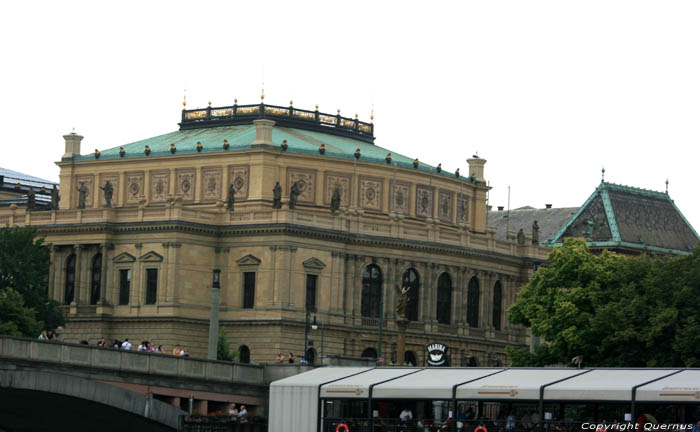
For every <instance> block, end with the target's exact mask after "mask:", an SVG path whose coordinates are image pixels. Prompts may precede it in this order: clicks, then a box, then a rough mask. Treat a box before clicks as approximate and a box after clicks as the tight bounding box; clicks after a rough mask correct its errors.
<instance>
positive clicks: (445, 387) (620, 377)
mask: <svg viewBox="0 0 700 432" xmlns="http://www.w3.org/2000/svg"><path fill="white" fill-rule="evenodd" d="M334 380H335V381H334ZM329 381H334V382H332V383H329V384H324V383H328V382H329ZM321 384H324V385H323V386H322V387H321V395H320V396H321V397H322V398H359V399H366V398H368V397H369V388H370V386H373V390H372V397H373V398H375V399H435V400H445V399H451V398H452V387H453V386H454V385H457V384H459V385H458V387H457V392H456V396H457V399H461V400H499V399H501V400H538V399H539V398H540V388H542V386H544V400H548V401H555V400H590V401H630V400H631V397H632V390H633V388H634V387H638V389H637V395H638V396H637V397H636V399H637V400H640V401H650V402H664V401H689V400H691V399H692V400H696V399H700V370H698V369H571V368H512V369H509V368H405V367H378V368H369V367H323V368H318V369H314V370H313V371H310V372H306V373H303V374H300V375H296V376H294V377H290V378H286V379H284V380H280V381H276V382H274V383H272V386H273V387H283V386H319V385H321Z"/></svg>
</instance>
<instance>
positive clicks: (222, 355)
mask: <svg viewBox="0 0 700 432" xmlns="http://www.w3.org/2000/svg"><path fill="white" fill-rule="evenodd" d="M237 355H238V351H235V350H232V349H231V345H230V344H229V343H228V339H226V333H224V329H223V328H221V327H219V338H218V339H217V340H216V359H217V360H224V361H234V360H235V359H236V356H237Z"/></svg>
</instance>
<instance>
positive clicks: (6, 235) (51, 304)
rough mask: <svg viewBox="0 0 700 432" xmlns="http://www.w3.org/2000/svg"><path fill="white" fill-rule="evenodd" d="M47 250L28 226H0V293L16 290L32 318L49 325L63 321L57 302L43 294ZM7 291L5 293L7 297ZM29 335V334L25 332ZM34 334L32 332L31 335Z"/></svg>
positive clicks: (57, 324)
mask: <svg viewBox="0 0 700 432" xmlns="http://www.w3.org/2000/svg"><path fill="white" fill-rule="evenodd" d="M49 266H50V251H49V248H48V246H47V245H46V244H44V239H43V238H37V233H36V230H34V229H32V228H19V227H5V228H0V293H5V292H6V291H8V290H12V291H14V292H16V293H19V294H20V296H21V299H22V303H23V305H24V306H25V307H26V308H29V309H30V310H32V311H33V313H34V317H35V319H36V321H39V322H40V323H43V326H44V328H49V329H53V328H56V327H58V326H60V325H63V324H64V323H65V318H64V316H63V313H62V312H61V311H60V309H59V308H58V303H57V302H55V301H53V300H50V299H49V298H48V296H47V289H48V274H49ZM10 297H12V295H11V294H8V295H6V297H5V300H6V301H9V299H10ZM26 336H29V335H26ZM32 336H36V335H32Z"/></svg>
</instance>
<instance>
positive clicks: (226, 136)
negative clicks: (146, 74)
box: [73, 124, 468, 180]
mask: <svg viewBox="0 0 700 432" xmlns="http://www.w3.org/2000/svg"><path fill="white" fill-rule="evenodd" d="M254 139H255V126H254V125H252V124H251V125H237V126H222V127H209V128H201V129H188V130H179V131H175V132H170V133H167V134H164V135H160V136H157V137H153V138H148V139H144V140H141V141H136V142H133V143H130V144H126V145H124V146H122V147H124V151H125V154H124V157H123V159H127V158H129V159H131V158H147V157H154V156H170V155H171V154H172V153H171V152H170V144H175V148H176V152H175V154H176V155H182V154H192V155H194V154H198V153H200V152H198V151H197V142H201V143H202V151H201V153H224V152H233V151H239V150H247V149H251V148H252V143H253V140H254ZM224 140H227V141H228V143H229V148H228V150H225V149H224V148H223V144H224ZM284 140H286V141H287V145H288V148H287V150H286V152H288V153H296V154H313V155H319V147H320V146H321V144H324V145H325V148H326V152H325V154H324V156H325V157H330V158H339V159H350V160H352V159H354V153H355V150H356V149H358V148H359V149H360V155H361V156H360V161H361V162H374V163H379V164H385V165H386V160H385V158H386V155H387V154H388V153H391V158H392V159H391V165H394V164H396V165H398V166H399V167H403V168H411V169H413V159H414V158H409V157H407V156H403V155H400V154H398V153H394V152H392V151H390V150H387V149H385V148H382V147H379V146H376V145H374V144H371V143H368V142H364V141H361V140H356V139H352V138H347V137H342V136H337V135H331V134H326V133H321V132H315V131H308V130H302V129H292V128H285V127H278V126H275V127H274V128H273V130H272V141H273V143H274V148H275V149H276V150H277V151H280V152H281V151H283V150H282V148H281V147H280V144H281V143H282V141H284ZM145 146H148V147H149V148H150V150H151V153H150V156H146V154H145V153H144V149H145ZM99 158H100V160H102V159H106V160H109V159H120V158H121V157H120V155H119V147H113V148H110V149H107V150H102V151H101V152H100V157H99ZM73 160H75V161H90V160H95V156H94V154H85V155H81V156H76V157H75V158H74V159H73ZM417 169H418V170H421V171H427V172H432V173H434V174H435V175H442V176H447V177H453V178H454V172H446V171H442V173H440V174H438V173H437V171H436V168H434V167H432V166H430V165H428V164H424V163H422V162H419V164H418V168H417ZM460 178H462V179H466V180H468V179H467V178H465V177H462V176H460Z"/></svg>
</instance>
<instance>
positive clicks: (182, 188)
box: [175, 169, 197, 202]
mask: <svg viewBox="0 0 700 432" xmlns="http://www.w3.org/2000/svg"><path fill="white" fill-rule="evenodd" d="M196 175H197V174H196V173H195V170H193V169H192V170H176V175H175V194H176V195H180V196H181V197H182V201H184V202H192V201H194V185H195V181H196Z"/></svg>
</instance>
